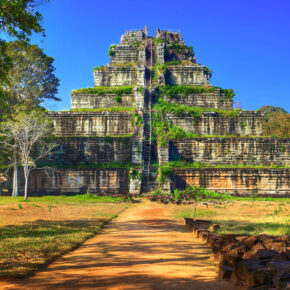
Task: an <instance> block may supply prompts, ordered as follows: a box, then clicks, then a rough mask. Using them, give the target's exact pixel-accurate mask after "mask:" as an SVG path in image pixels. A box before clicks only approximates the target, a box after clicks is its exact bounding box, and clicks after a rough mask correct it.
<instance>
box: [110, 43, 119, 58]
mask: <svg viewBox="0 0 290 290" xmlns="http://www.w3.org/2000/svg"><path fill="white" fill-rule="evenodd" d="M116 46H117V45H116V44H112V45H111V46H110V48H109V52H108V55H109V56H114V55H115V54H116V52H115V48H116Z"/></svg>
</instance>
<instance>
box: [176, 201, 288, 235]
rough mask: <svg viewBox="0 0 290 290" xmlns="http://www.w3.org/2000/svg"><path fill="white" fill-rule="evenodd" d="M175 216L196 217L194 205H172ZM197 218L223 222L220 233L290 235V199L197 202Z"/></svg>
mask: <svg viewBox="0 0 290 290" xmlns="http://www.w3.org/2000/svg"><path fill="white" fill-rule="evenodd" d="M170 206H171V209H172V215H173V216H174V217H178V218H183V217H193V216H194V206H193V205H179V206H177V205H170ZM196 218H198V219H206V220H210V221H211V222H212V223H218V224H220V226H221V227H220V229H219V230H218V233H231V234H250V235H253V234H261V233H265V234H270V235H290V199H285V198H283V199H282V198H281V199H279V198H277V199H273V200H271V201H266V200H262V199H259V200H253V201H251V200H250V199H245V200H243V199H242V198H240V199H239V200H234V201H230V202H227V203H225V202H223V203H222V204H220V205H202V204H198V206H197V214H196Z"/></svg>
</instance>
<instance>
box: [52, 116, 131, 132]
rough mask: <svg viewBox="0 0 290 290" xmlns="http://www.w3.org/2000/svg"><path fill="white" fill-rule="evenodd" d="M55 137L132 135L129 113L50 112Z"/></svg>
mask: <svg viewBox="0 0 290 290" xmlns="http://www.w3.org/2000/svg"><path fill="white" fill-rule="evenodd" d="M49 117H50V118H51V119H52V120H53V124H54V128H55V135H57V136H60V137H61V136H63V137H64V136H70V137H73V136H98V137H101V136H119V135H128V134H134V133H135V132H136V128H135V127H134V126H133V125H132V120H133V117H132V114H131V113H130V112H105V111H104V112H85V111H84V112H51V113H49Z"/></svg>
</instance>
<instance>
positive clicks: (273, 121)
mask: <svg viewBox="0 0 290 290" xmlns="http://www.w3.org/2000/svg"><path fill="white" fill-rule="evenodd" d="M258 111H259V112H261V113H263V121H262V128H263V135H266V136H277V137H285V138H288V137H289V136H290V115H289V114H288V113H287V111H286V110H284V109H283V108H280V107H275V106H263V107H261V108H260V109H259V110H258Z"/></svg>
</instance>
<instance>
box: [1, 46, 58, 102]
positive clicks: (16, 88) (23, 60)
mask: <svg viewBox="0 0 290 290" xmlns="http://www.w3.org/2000/svg"><path fill="white" fill-rule="evenodd" d="M7 54H8V56H9V57H10V58H11V62H12V66H11V67H10V68H9V70H8V72H7V80H6V83H5V85H4V92H5V93H6V94H7V96H8V98H7V99H8V105H9V106H13V105H15V104H19V103H24V104H26V105H31V104H33V105H39V104H40V103H41V102H43V101H44V100H48V99H52V100H55V101H60V99H59V98H57V97H56V96H55V94H56V93H57V91H58V86H59V79H58V78H57V77H56V76H55V75H54V71H55V67H54V66H53V61H54V59H53V58H52V57H49V56H47V55H46V54H45V53H44V52H43V50H42V49H40V48H39V47H38V46H37V45H30V44H28V43H26V42H24V41H15V42H10V43H7Z"/></svg>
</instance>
